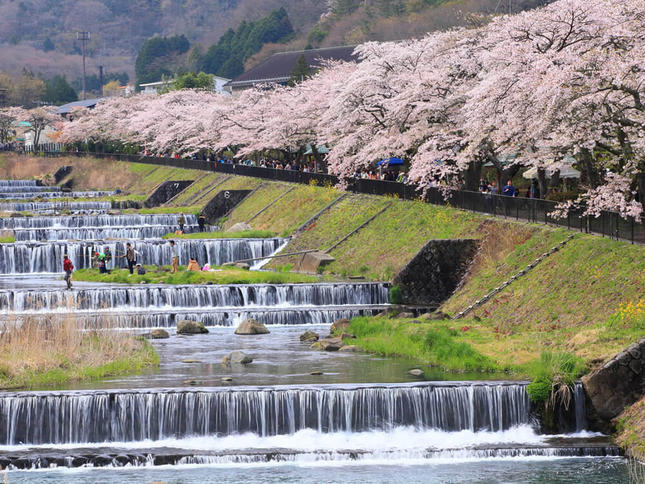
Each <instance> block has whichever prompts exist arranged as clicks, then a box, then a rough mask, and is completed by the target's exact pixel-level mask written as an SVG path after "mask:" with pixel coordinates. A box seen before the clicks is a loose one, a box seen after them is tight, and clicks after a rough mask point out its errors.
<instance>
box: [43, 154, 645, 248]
mask: <svg viewBox="0 0 645 484" xmlns="http://www.w3.org/2000/svg"><path fill="white" fill-rule="evenodd" d="M43 154H44V155H45V156H52V157H56V156H78V157H87V156H91V157H94V158H107V159H115V160H120V161H128V162H136V163H148V164H154V165H162V166H171V167H176V168H185V169H189V170H207V171H212V172H217V173H228V174H231V175H239V176H249V177H254V178H263V179H265V180H274V181H283V182H289V183H302V184H314V183H315V184H316V185H319V186H335V185H337V184H338V183H339V182H340V179H339V178H338V177H337V176H334V175H328V174H325V173H310V172H303V171H295V170H277V169H274V168H262V167H258V166H248V165H237V164H231V163H219V162H213V161H202V160H191V159H184V158H158V157H150V156H140V155H124V154H112V153H85V152H67V153H66V152H58V151H55V152H44V153H43ZM345 185H346V186H345V188H346V189H347V190H349V191H352V192H355V193H364V194H371V195H382V196H391V197H396V198H399V199H402V200H422V201H425V202H427V203H432V204H435V205H449V206H452V207H455V208H461V209H464V210H471V211H474V212H480V213H486V214H490V215H494V216H498V217H507V218H513V219H516V220H524V221H527V222H534V223H544V224H549V225H554V226H559V227H564V228H568V229H571V230H579V231H580V232H585V233H594V234H598V235H602V236H604V237H611V238H615V239H623V240H628V241H631V242H632V243H635V242H636V243H640V244H645V224H643V222H636V221H635V220H634V219H633V218H630V219H624V218H622V217H621V216H620V215H618V214H617V213H614V212H602V213H601V214H600V216H598V217H592V216H588V215H582V214H581V213H574V212H570V213H569V215H568V216H567V217H566V218H555V217H552V216H551V215H550V214H551V213H552V212H554V211H555V209H556V206H557V202H553V201H550V200H541V199H535V198H523V197H505V196H501V195H490V194H484V193H479V192H469V191H462V190H454V191H451V192H449V193H447V194H446V193H445V191H444V190H441V189H439V188H434V187H432V188H429V189H428V190H427V191H426V193H425V195H424V194H422V193H421V191H420V190H418V188H417V187H416V186H413V185H407V184H404V183H397V182H391V181H381V180H368V179H349V180H345Z"/></svg>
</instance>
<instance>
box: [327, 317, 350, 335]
mask: <svg viewBox="0 0 645 484" xmlns="http://www.w3.org/2000/svg"><path fill="white" fill-rule="evenodd" d="M350 323H351V322H350V320H349V319H347V318H340V319H337V320H336V321H334V322H333V323H331V326H330V327H329V332H330V333H335V332H336V331H345V330H346V329H347V328H349V325H350Z"/></svg>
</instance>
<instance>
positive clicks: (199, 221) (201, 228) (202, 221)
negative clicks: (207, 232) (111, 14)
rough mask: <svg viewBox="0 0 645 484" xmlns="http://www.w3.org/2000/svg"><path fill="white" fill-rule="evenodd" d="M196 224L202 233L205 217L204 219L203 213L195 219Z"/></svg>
mask: <svg viewBox="0 0 645 484" xmlns="http://www.w3.org/2000/svg"><path fill="white" fill-rule="evenodd" d="M197 224H198V225H199V231H200V232H203V231H204V228H205V227H206V217H204V214H203V213H200V214H199V217H198V218H197Z"/></svg>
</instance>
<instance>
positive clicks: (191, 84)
mask: <svg viewBox="0 0 645 484" xmlns="http://www.w3.org/2000/svg"><path fill="white" fill-rule="evenodd" d="M181 89H210V90H212V89H213V75H212V74H206V73H205V72H200V73H196V72H186V73H184V74H182V75H180V76H179V77H177V78H176V79H175V80H174V81H173V82H172V83H171V84H170V85H168V87H167V88H166V89H165V90H162V91H161V92H162V93H164V92H170V91H179V90H181Z"/></svg>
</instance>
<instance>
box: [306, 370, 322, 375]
mask: <svg viewBox="0 0 645 484" xmlns="http://www.w3.org/2000/svg"><path fill="white" fill-rule="evenodd" d="M309 374H310V375H314V376H319V375H322V374H323V372H322V371H320V370H314V371H312V372H311V373H309Z"/></svg>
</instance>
